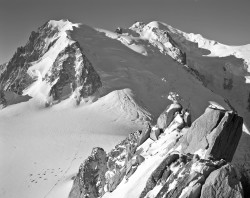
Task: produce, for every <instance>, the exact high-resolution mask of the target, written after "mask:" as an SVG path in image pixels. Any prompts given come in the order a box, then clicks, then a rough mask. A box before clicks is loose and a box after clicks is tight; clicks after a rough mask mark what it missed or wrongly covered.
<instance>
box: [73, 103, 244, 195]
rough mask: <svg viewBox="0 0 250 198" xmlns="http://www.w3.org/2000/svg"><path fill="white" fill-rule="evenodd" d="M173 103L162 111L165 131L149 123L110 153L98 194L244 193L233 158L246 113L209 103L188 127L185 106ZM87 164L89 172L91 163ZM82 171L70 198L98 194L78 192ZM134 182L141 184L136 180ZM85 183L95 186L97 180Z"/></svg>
mask: <svg viewBox="0 0 250 198" xmlns="http://www.w3.org/2000/svg"><path fill="white" fill-rule="evenodd" d="M170 106H171V105H170ZM171 107H172V108H170V107H168V108H167V110H166V112H164V115H166V117H165V118H166V120H167V121H166V122H167V123H168V122H169V124H167V125H166V124H164V125H163V126H164V128H165V130H164V131H163V132H162V133H160V129H159V128H157V127H156V126H154V127H153V128H151V127H150V125H148V127H147V128H146V130H145V131H143V132H141V131H137V132H135V133H131V134H130V135H129V136H128V138H126V139H125V140H124V141H122V142H121V143H120V144H118V145H117V146H116V147H115V148H114V149H113V150H111V152H110V153H108V155H107V158H106V161H105V162H103V163H102V164H101V165H102V166H103V167H101V168H100V171H98V172H101V175H104V174H105V179H103V180H102V181H105V182H102V183H100V182H98V185H99V188H98V189H101V191H100V192H102V193H99V194H97V193H96V194H95V195H96V197H102V195H103V192H104V197H105V198H106V197H112V198H113V197H117V196H118V195H119V193H125V194H123V195H122V197H131V198H133V197H140V198H144V197H145V198H201V197H202V198H205V197H215V198H217V197H225V198H231V197H232V198H233V197H237V198H243V197H244V195H243V189H242V185H241V182H240V177H239V176H238V175H237V174H236V171H235V169H234V167H233V166H232V165H231V164H230V163H229V162H230V161H231V160H232V157H233V155H234V152H235V149H236V147H237V144H238V141H239V138H240V136H241V133H242V130H241V127H242V123H243V121H242V118H241V117H239V116H238V115H237V114H236V113H234V112H232V111H226V110H221V109H216V108H212V107H208V108H207V109H206V111H205V113H204V114H203V115H202V116H200V117H199V118H198V119H197V120H196V121H194V122H193V123H192V125H191V127H188V124H185V125H183V123H185V122H184V120H185V118H183V117H182V116H181V110H182V107H181V105H180V104H174V105H172V106H171ZM174 107H175V108H174ZM170 110H171V111H170ZM169 112H171V113H169ZM184 115H185V113H184ZM184 117H185V116H184ZM181 118H183V119H181ZM168 119H170V120H171V121H170V120H168ZM180 120H182V121H180ZM186 120H187V119H186ZM183 127H184V128H183ZM96 160H97V161H98V158H97V159H96ZM152 162H153V163H152ZM84 164H86V162H85V163H84ZM82 166H84V165H81V167H82ZM85 167H86V168H88V169H89V170H90V172H91V170H92V169H91V167H89V166H86V165H85ZM103 170H106V172H105V173H104V172H103ZM82 172H83V173H84V172H89V171H88V170H86V169H81V168H80V170H79V173H78V174H77V176H76V178H75V181H74V185H73V188H72V191H71V193H70V198H78V197H81V198H82V197H86V198H87V197H93V196H95V195H94V193H93V192H92V193H91V194H88V195H87V194H85V195H84V196H79V192H82V191H84V188H83V186H79V182H78V181H80V178H81V177H80V176H81V175H83V173H82ZM98 176H99V175H98ZM85 181H86V182H88V180H85ZM136 182H142V183H140V184H138V186H134V185H132V184H134V183H136ZM86 185H87V186H90V185H92V187H89V189H93V188H96V186H95V185H96V183H91V182H89V183H88V184H86ZM126 188H128V189H127V190H126ZM135 188H138V190H135ZM119 189H123V190H122V191H121V192H120V191H119ZM74 191H77V192H78V193H74ZM84 192H85V191H84ZM96 192H97V191H96ZM131 192H135V193H134V194H133V193H131ZM106 193H109V194H107V196H105V194H106ZM113 193H114V195H113ZM82 195H83V194H82ZM120 195H121V194H120Z"/></svg>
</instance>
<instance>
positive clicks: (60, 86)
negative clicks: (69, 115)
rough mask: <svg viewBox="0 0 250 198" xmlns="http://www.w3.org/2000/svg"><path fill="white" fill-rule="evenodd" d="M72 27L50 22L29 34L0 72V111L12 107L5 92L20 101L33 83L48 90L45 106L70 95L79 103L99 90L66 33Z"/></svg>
mask: <svg viewBox="0 0 250 198" xmlns="http://www.w3.org/2000/svg"><path fill="white" fill-rule="evenodd" d="M74 27H77V24H72V23H71V22H69V21H66V20H61V21H53V20H51V21H48V22H47V23H45V24H44V25H43V26H41V27H40V28H38V30H37V31H33V32H32V33H31V35H30V37H29V41H28V42H27V44H26V45H25V46H24V47H19V48H18V49H17V51H16V53H15V54H14V56H13V57H12V58H11V60H10V61H9V62H8V63H7V64H6V65H5V66H4V69H2V70H1V73H0V85H1V86H0V88H1V89H0V93H1V94H0V97H1V99H0V101H1V105H2V106H3V107H4V106H6V105H8V104H9V103H13V102H10V101H8V96H5V95H6V92H11V93H12V94H17V95H18V96H20V97H21V96H22V95H30V93H29V91H28V89H29V87H31V86H32V85H34V84H35V83H36V84H37V85H38V86H39V85H40V86H46V87H48V88H47V90H48V91H47V93H45V96H44V98H43V100H44V103H46V105H50V104H52V103H53V101H54V100H61V99H64V98H65V97H68V96H69V95H71V94H74V97H75V98H76V101H77V103H79V101H80V100H81V98H82V97H87V96H90V95H93V94H94V93H95V92H96V91H97V89H98V88H100V87H101V86H102V83H101V80H100V77H99V75H98V74H97V72H96V71H95V69H94V67H93V65H92V64H91V62H90V61H89V60H88V58H87V57H86V55H85V54H84V52H83V50H82V48H81V46H80V45H79V43H77V42H76V41H74V40H72V39H71V38H70V36H69V35H68V33H67V31H69V30H72V29H73V28H74ZM54 56H55V59H54V60H53V57H54ZM41 66H42V67H41ZM37 88H38V89H39V87H37ZM30 96H31V97H33V95H30Z"/></svg>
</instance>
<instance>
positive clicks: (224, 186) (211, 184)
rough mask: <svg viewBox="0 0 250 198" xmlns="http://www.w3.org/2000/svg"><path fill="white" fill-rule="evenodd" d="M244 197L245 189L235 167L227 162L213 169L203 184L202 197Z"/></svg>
mask: <svg viewBox="0 0 250 198" xmlns="http://www.w3.org/2000/svg"><path fill="white" fill-rule="evenodd" d="M210 197H216V198H243V197H244V196H243V189H242V185H241V183H240V181H239V177H238V176H237V174H236V171H235V169H234V167H233V166H232V165H230V164H227V165H225V166H223V167H221V168H220V169H217V170H215V171H213V172H212V173H211V174H210V175H209V177H208V178H207V179H206V182H205V184H204V185H203V186H202V190H201V196H200V198H210Z"/></svg>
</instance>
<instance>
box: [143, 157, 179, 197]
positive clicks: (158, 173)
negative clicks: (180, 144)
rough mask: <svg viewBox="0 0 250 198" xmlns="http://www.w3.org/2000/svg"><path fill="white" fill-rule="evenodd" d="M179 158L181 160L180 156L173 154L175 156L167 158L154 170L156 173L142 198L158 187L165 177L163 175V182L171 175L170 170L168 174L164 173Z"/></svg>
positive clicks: (148, 182)
mask: <svg viewBox="0 0 250 198" xmlns="http://www.w3.org/2000/svg"><path fill="white" fill-rule="evenodd" d="M178 158H179V155H178V154H173V155H170V156H167V157H166V158H165V159H164V160H163V161H162V163H161V164H160V165H159V166H158V167H157V168H156V169H155V170H154V172H153V173H152V174H151V176H150V177H149V179H148V181H147V184H146V186H145V188H144V189H143V191H142V193H141V195H140V198H143V197H145V196H146V194H147V193H148V192H149V191H150V190H152V189H153V188H154V187H155V186H156V184H157V182H158V181H159V180H160V179H161V178H162V177H163V175H164V179H163V180H165V179H166V177H167V176H168V175H170V172H169V170H167V171H168V172H166V173H165V174H164V172H165V170H166V169H167V168H168V166H169V165H170V164H172V163H173V162H175V161H176V160H177V159H178Z"/></svg>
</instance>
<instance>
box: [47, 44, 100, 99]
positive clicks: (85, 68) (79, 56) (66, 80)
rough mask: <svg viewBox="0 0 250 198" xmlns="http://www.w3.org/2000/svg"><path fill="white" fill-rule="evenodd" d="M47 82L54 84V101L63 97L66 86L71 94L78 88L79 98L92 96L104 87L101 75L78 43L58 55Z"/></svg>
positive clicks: (51, 91) (51, 92) (48, 74)
mask: <svg viewBox="0 0 250 198" xmlns="http://www.w3.org/2000/svg"><path fill="white" fill-rule="evenodd" d="M45 80H46V81H48V82H50V83H52V84H53V86H52V88H51V90H50V95H52V97H53V99H54V100H59V99H60V98H61V97H63V94H62V93H63V89H64V88H65V87H66V86H69V87H70V89H71V92H73V91H75V90H76V89H77V88H78V89H77V92H78V94H77V96H78V97H87V96H90V95H92V94H94V93H95V92H96V90H97V89H98V88H100V87H101V86H102V83H101V80H100V77H99V75H98V74H97V73H96V71H95V70H94V68H93V66H92V64H91V63H90V61H89V60H88V59H87V57H86V56H85V55H84V54H83V52H82V49H81V47H80V45H79V43H78V42H75V43H73V44H72V45H69V46H68V47H66V48H65V49H64V50H63V51H62V52H60V53H59V54H58V56H57V58H56V60H55V62H54V64H53V66H52V68H51V70H50V71H49V72H48V73H47V75H46V76H45ZM55 81H56V83H54V82H55ZM78 99H79V98H78Z"/></svg>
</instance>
